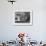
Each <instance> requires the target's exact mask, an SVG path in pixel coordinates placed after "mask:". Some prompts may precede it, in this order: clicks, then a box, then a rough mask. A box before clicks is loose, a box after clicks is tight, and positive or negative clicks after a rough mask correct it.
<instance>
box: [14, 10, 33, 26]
mask: <svg viewBox="0 0 46 46" xmlns="http://www.w3.org/2000/svg"><path fill="white" fill-rule="evenodd" d="M32 17H33V13H32V11H29V10H16V11H15V15H14V25H16V26H32V22H33V19H32Z"/></svg>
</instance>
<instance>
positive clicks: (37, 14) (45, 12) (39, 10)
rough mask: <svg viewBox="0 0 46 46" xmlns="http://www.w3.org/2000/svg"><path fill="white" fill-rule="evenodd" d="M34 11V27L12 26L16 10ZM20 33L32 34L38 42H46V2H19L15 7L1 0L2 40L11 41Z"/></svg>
mask: <svg viewBox="0 0 46 46" xmlns="http://www.w3.org/2000/svg"><path fill="white" fill-rule="evenodd" d="M22 9H24V10H27V9H29V10H33V25H32V26H15V25H14V24H13V25H12V20H13V16H14V14H15V11H16V10H22ZM18 32H26V33H29V34H31V38H32V39H34V40H37V41H40V40H43V41H44V40H46V36H45V35H46V1H45V0H17V1H16V3H14V4H13V5H12V4H11V3H10V2H7V0H0V40H11V39H15V38H16V37H17V34H18Z"/></svg>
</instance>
